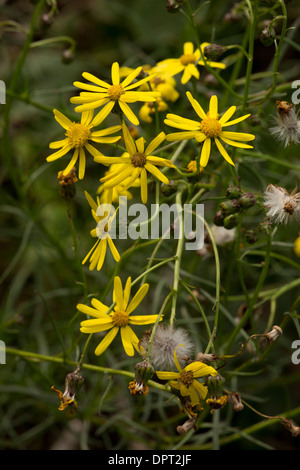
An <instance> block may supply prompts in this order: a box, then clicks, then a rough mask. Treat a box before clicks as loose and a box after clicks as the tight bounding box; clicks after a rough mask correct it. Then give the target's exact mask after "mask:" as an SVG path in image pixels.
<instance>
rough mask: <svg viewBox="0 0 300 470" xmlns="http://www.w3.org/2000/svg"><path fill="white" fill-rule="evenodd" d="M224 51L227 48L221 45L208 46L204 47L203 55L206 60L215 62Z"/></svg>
mask: <svg viewBox="0 0 300 470" xmlns="http://www.w3.org/2000/svg"><path fill="white" fill-rule="evenodd" d="M226 51H228V47H227V46H222V45H221V44H209V45H208V46H205V47H204V55H205V57H206V58H207V59H208V60H217V59H218V58H219V57H220V56H221V55H223V54H224V53H225V52H226Z"/></svg>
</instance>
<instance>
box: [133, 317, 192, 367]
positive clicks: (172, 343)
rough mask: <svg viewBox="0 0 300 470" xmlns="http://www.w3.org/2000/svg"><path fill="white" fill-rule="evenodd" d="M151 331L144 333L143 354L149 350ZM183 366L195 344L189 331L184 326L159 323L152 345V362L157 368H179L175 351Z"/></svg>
mask: <svg viewBox="0 0 300 470" xmlns="http://www.w3.org/2000/svg"><path fill="white" fill-rule="evenodd" d="M150 336H151V332H147V333H146V334H144V335H143V336H142V338H141V340H140V343H139V347H140V352H141V355H142V356H146V354H147V352H148V346H149V339H150ZM176 348H177V350H176V356H177V359H178V361H179V364H180V366H181V367H184V366H185V365H186V362H187V361H188V360H189V359H190V357H191V355H192V353H193V349H194V344H193V342H192V340H191V338H190V337H189V335H188V333H187V332H186V331H185V330H184V329H183V328H175V327H173V326H170V325H158V327H157V329H156V331H155V335H154V338H153V342H152V347H151V358H150V362H151V364H152V366H153V367H154V368H155V369H156V370H169V371H172V370H177V368H176V365H175V362H174V352H175V349H176Z"/></svg>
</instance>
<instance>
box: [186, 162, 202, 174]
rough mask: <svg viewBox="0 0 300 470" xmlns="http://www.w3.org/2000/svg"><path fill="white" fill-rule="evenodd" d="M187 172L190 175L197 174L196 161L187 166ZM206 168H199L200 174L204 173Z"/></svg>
mask: <svg viewBox="0 0 300 470" xmlns="http://www.w3.org/2000/svg"><path fill="white" fill-rule="evenodd" d="M187 170H188V171H189V172H190V173H195V172H196V171H197V162H196V160H191V161H190V163H189V164H188V166H187ZM203 170H204V168H203V167H202V166H199V173H202V172H203Z"/></svg>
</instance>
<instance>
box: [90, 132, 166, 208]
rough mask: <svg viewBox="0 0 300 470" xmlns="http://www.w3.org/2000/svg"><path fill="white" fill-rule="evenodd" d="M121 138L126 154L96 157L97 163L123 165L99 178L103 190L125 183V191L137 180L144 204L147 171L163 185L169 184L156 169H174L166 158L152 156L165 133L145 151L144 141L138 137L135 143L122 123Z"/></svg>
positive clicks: (146, 195) (156, 138)
mask: <svg viewBox="0 0 300 470" xmlns="http://www.w3.org/2000/svg"><path fill="white" fill-rule="evenodd" d="M122 128H123V136H124V142H125V146H126V150H127V152H125V153H124V154H123V155H122V156H121V157H97V160H96V161H97V162H99V163H103V164H104V165H107V164H108V165H109V164H112V163H123V164H124V165H123V170H122V171H115V172H113V173H112V174H110V175H106V176H104V177H103V178H101V180H100V181H101V182H102V183H104V187H105V188H113V187H114V186H116V185H118V184H120V183H122V184H124V182H125V181H126V184H125V186H124V188H125V189H128V188H130V187H131V186H132V185H133V184H134V182H135V181H136V179H137V178H140V181H141V198H142V202H143V203H144V204H146V202H147V199H148V182H147V171H149V173H151V174H152V175H153V176H155V177H156V178H157V179H159V180H160V181H162V182H163V183H165V184H169V180H168V178H167V177H166V176H165V175H164V174H163V173H162V172H161V171H160V170H159V169H158V168H157V166H164V167H169V168H175V165H174V164H173V163H172V162H171V161H170V160H167V159H166V158H160V157H156V156H154V155H152V153H153V151H154V150H155V149H156V148H157V147H158V146H159V145H160V144H161V143H162V142H163V141H164V140H165V137H166V136H165V133H164V132H161V133H160V134H159V135H158V136H157V137H155V139H153V140H152V142H150V144H149V145H148V146H147V147H146V149H145V139H144V138H143V137H140V138H139V139H137V140H136V141H135V140H134V139H133V137H132V135H131V134H130V132H129V130H128V128H127V126H126V124H125V123H123V126H122Z"/></svg>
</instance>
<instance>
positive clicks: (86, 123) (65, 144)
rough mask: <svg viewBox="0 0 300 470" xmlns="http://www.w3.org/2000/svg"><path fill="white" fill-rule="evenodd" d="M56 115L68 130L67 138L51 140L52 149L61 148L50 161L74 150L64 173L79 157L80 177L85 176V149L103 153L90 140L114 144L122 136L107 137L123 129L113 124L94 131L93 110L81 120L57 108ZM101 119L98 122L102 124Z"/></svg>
mask: <svg viewBox="0 0 300 470" xmlns="http://www.w3.org/2000/svg"><path fill="white" fill-rule="evenodd" d="M53 113H54V117H55V119H56V121H57V122H58V123H59V124H60V125H61V126H62V127H63V128H64V129H65V130H66V132H65V136H66V138H65V139H63V140H58V141H56V142H51V143H50V144H49V147H50V148H51V149H60V150H57V151H56V152H54V153H53V154H52V155H49V157H47V159H46V160H47V161H48V162H53V161H54V160H57V159H58V158H61V157H62V156H63V155H66V154H67V153H68V152H69V151H70V150H74V153H73V157H72V158H71V160H70V163H69V164H68V166H67V167H66V168H65V169H64V171H63V175H64V176H65V175H67V174H68V173H69V172H70V171H71V170H72V168H73V167H74V166H75V164H76V162H77V160H78V158H79V173H78V177H79V179H83V178H84V173H85V165H86V157H85V150H87V151H88V152H90V153H91V155H92V156H93V157H95V156H98V155H102V153H100V152H99V150H97V149H95V147H93V146H92V145H91V144H90V143H89V141H90V140H91V141H93V142H97V143H103V144H112V143H115V142H117V141H118V140H119V139H120V138H121V136H116V137H107V136H109V135H110V134H113V133H114V132H117V131H119V130H120V129H121V126H119V125H118V126H112V127H107V128H106V129H102V130H100V131H93V132H92V128H93V127H94V126H95V121H94V119H93V116H94V112H93V111H85V112H83V113H82V115H81V119H80V122H78V123H76V122H72V121H70V119H69V118H67V117H66V116H65V115H64V114H62V113H61V112H60V111H58V110H57V109H54V110H53ZM100 122H102V121H99V122H98V124H100Z"/></svg>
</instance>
